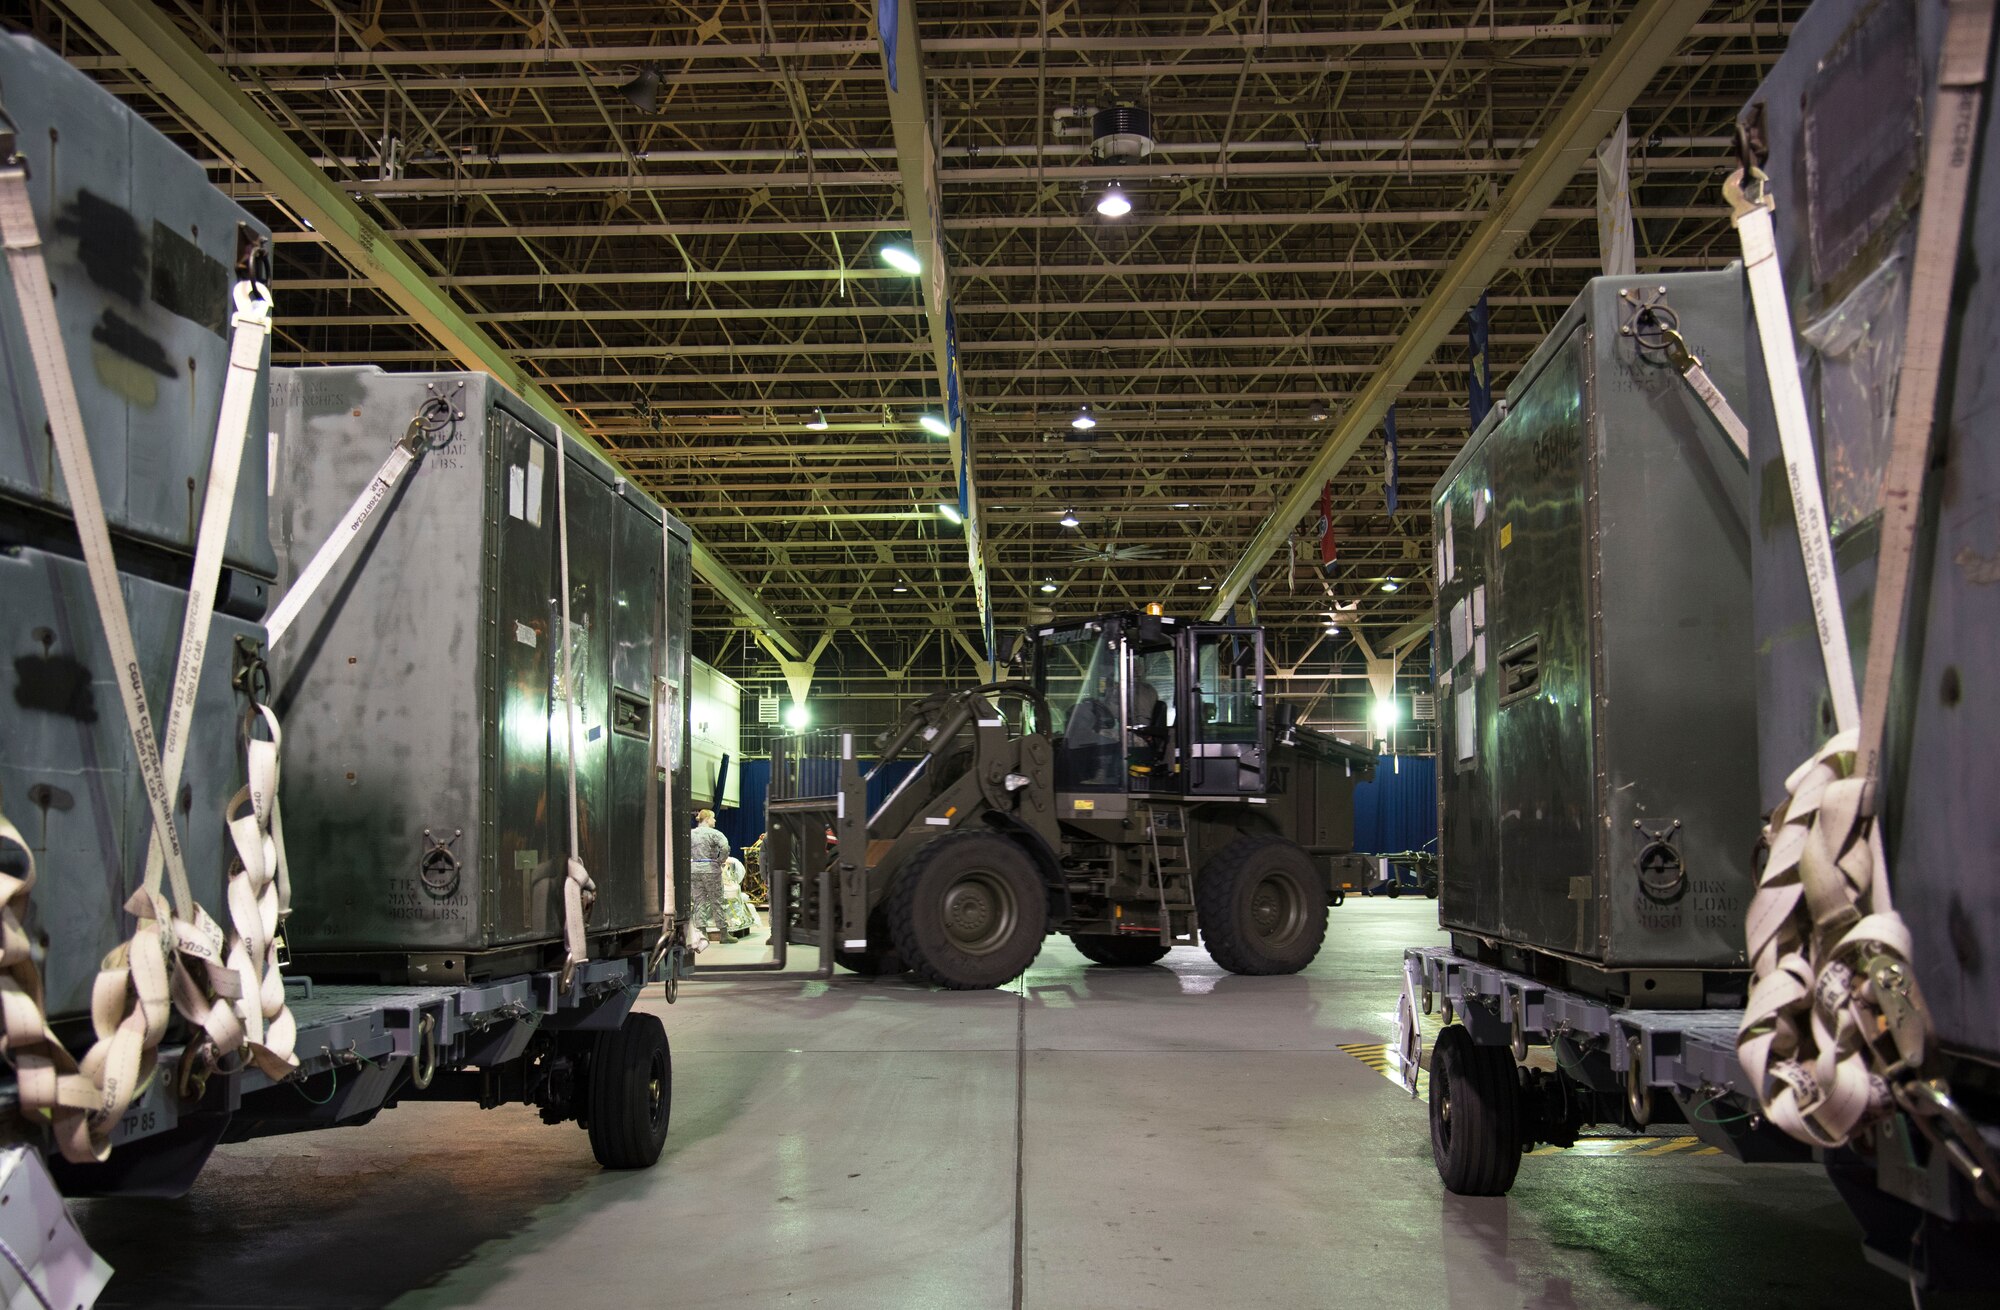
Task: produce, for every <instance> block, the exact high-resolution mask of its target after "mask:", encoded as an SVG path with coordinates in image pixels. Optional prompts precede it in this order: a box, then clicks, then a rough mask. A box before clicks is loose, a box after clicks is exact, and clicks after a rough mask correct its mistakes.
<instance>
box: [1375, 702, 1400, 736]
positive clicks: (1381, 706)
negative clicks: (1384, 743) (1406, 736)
mask: <svg viewBox="0 0 2000 1310" xmlns="http://www.w3.org/2000/svg"><path fill="white" fill-rule="evenodd" d="M1397 715H1398V710H1397V708H1396V702H1395V701H1394V700H1389V699H1384V700H1378V701H1376V702H1375V711H1374V713H1373V714H1372V715H1371V716H1370V717H1372V718H1373V719H1374V720H1375V731H1376V732H1377V733H1378V734H1380V735H1382V736H1384V737H1386V736H1388V735H1389V730H1390V729H1391V728H1393V727H1395V726H1396V718H1397Z"/></svg>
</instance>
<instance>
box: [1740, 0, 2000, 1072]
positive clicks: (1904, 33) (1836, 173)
mask: <svg viewBox="0 0 2000 1310" xmlns="http://www.w3.org/2000/svg"><path fill="white" fill-rule="evenodd" d="M1944 12H1945V6H1944V5H1943V4H1942V3H1941V2H1940V0H1919V2H1918V3H1916V4H1914V5H1909V4H1885V3H1857V2H1856V0H1821V2H1820V3H1818V4H1815V5H1814V6H1813V7H1812V8H1811V9H1810V10H1809V11H1808V12H1807V13H1806V15H1805V17H1804V18H1803V19H1802V20H1801V21H1800V22H1799V24H1798V26H1797V28H1796V29H1795V30H1794V31H1793V33H1792V35H1791V37H1790V38H1789V40H1788V41H1787V44H1786V49H1785V54H1784V56H1783V58H1781V59H1780V60H1779V61H1778V63H1777V64H1776V65H1775V66H1774V67H1773V68H1772V70H1771V73H1770V76H1769V77H1768V78H1767V79H1766V80H1765V82H1764V85H1763V86H1762V87H1761V88H1760V89H1759V90H1758V92H1757V95H1756V97H1755V98H1754V99H1753V100H1752V101H1751V102H1750V105H1749V106H1748V108H1747V110H1746V112H1745V117H1746V120H1748V121H1750V122H1751V123H1752V124H1754V126H1755V127H1756V129H1757V131H1758V133H1759V134H1760V135H1761V137H1762V139H1763V140H1764V141H1765V142H1766V143H1767V144H1768V147H1769V151H1770V157H1769V159H1768V161H1767V162H1766V164H1765V170H1766V172H1768V173H1769V175H1770V185H1771V191H1772V194H1773V197H1774V199H1775V200H1776V203H1777V215H1776V234H1777V242H1778V254H1779V258H1780V260H1781V262H1782V265H1783V268H1784V273H1785V285H1786V287H1787V288H1788V290H1789V292H1790V295H1791V311H1792V321H1793V324H1794V326H1795V328H1797V330H1798V351H1799V362H1800V367H1801V371H1802V375H1803V380H1804V382H1805V386H1806V400H1807V407H1808V410H1809V412H1810V414H1811V418H1812V422H1813V427H1814V435H1815V437H1816V439H1817V445H1818V449H1819V458H1820V474H1821V482H1822V486H1823V489H1824V493H1825V496H1826V505H1827V514H1828V518H1829V520H1830V525H1831V527H1832V529H1833V532H1834V543H1833V545H1834V562H1835V567H1836V569H1837V571H1838V574H1839V589H1840V597H1841V605H1842V608H1843V610H1844V611H1845V613H1846V616H1847V630H1848V637H1849V640H1850V642H1851V643H1852V644H1853V654H1854V665H1855V673H1856V676H1857V677H1860V676H1863V674H1864V670H1865V667H1866V661H1867V659H1868V658H1869V657H1870V656H1871V654H1872V652H1871V650H1870V648H1869V628H1870V621H1871V617H1872V616H1871V607H1872V606H1873V604H1874V598H1875V556H1876V553H1877V548H1878V545H1879V533H1880V523H1881V514H1880V510H1881V490H1882V475H1883V465H1884V461H1885V459H1886V456H1887V452H1888V442H1889V423H1890V418H1891V407H1892V404H1893V402H1894V398H1895V381H1896V371H1897V366H1898V362H1899V360H1900V358H1901V353H1902V340H1903V323H1904V320H1905V318H1906V317H1907V314H1908V312H1909V267H1910V260H1911V256H1912V253H1913V250H1914V244H1915V229H1916V217H1915V214H1916V210H1917V208H1918V202H1919V201H1920V199H1921V196H1922V190H1923V171H1924V170H1923V159H1924V150H1925V143H1926V139H1927V137H1926V134H1927V131H1928V130H1929V124H1928V118H1927V106H1928V104H1929V101H1930V99H1931V96H1932V94H1933V89H1934V88H1935V86H1936V74H1937V58H1938V51H1939V48H1940V46H1941V44H1942V41H1943V29H1944ZM1992 103H1993V98H1992V92H1991V88H1990V86H1989V90H1988V96H1987V100H1986V114H1987V120H1988V121H1987V124H1986V126H1985V129H1984V143H1983V145H1982V147H1981V151H1982V158H1981V160H1980V161H1979V163H1978V165H1977V166H1976V167H1977V171H1976V173H1975V177H1976V190H1975V192H1974V194H1973V195H1972V196H1971V197H1970V199H1969V200H1968V202H1967V217H1966V232H1965V247H1964V250H1963V253H1962V254H1961V255H1960V264H1961V269H1960V274H1959V290H1958V295H1959V297H1960V300H1959V303H1958V307H1957V309H1956V311H1955V313H1954V321H1953V328H1952V331H1953V336H1952V338H1951V341H1950V344H1949V346H1948V348H1947V351H1946V355H1945V365H1944V376H1945V385H1944V387H1943V389H1942V391H1941V393H1940V395H1939V399H1938V419H1939V422H1938V424H1937V434H1938V435H1937V438H1936V440H1937V447H1936V449H1935V451H1934V459H1933V463H1932V467H1931V472H1930V478H1929V482H1928V493H1929V495H1928V500H1927V503H1926V505H1925V508H1924V520H1923V522H1924V526H1923V530H1922V533H1921V536H1920V539H1919V551H1918V556H1917V567H1916V573H1915V576H1914V577H1913V579H1912V591H1911V599H1910V618H1909V620H1908V623H1907V627H1906V630H1905V633H1904V644H1903V647H1902V650H1901V652H1900V654H1899V656H1898V665H1899V670H1898V685H1897V688H1896V691H1895V694H1894V698H1893V700H1892V703H1891V712H1890V717H1889V723H1888V740H1887V742H1886V751H1885V758H1886V759H1887V760H1888V761H1889V774H1888V777H1887V779H1886V781H1887V787H1886V789H1885V792H1886V794H1885V796H1884V806H1885V813H1886V826H1887V831H1886V836H1887V839H1888V854H1889V867H1890V871H1891V877H1892V878H1893V879H1894V886H1895V892H1896V908H1897V909H1898V910H1899V911H1900V912H1901V913H1902V915H1903V918H1904V920H1905V921H1906V922H1907V923H1908V925H1909V928H1910V934H1911V939H1912V951H1911V961H1912V963H1913V964H1914V965H1915V967H1916V971H1917V976H1918V979H1919V981H1920V982H1921V983H1922V985H1923V991H1924V997H1925V999H1926V1001H1927V1002H1928V1003H1929V1005H1930V1010H1931V1016H1932V1018H1933V1020H1934V1021H1935V1023H1936V1025H1937V1033H1938V1036H1939V1037H1940V1039H1941V1040H1942V1041H1943V1043H1944V1044H1945V1045H1946V1046H1947V1047H1948V1048H1951V1049H1953V1050H1955V1051H1957V1052H1958V1053H1961V1054H1968V1055H1972V1056H1975V1057H1978V1058H1981V1059H1984V1060H1986V1061H1989V1062H1991V1061H2000V969H1996V968H1994V967H1993V964H1992V961H1991V958H1990V957H1991V956H1992V955H1993V954H1994V953H1995V951H1996V950H2000V804H1995V797H1996V795H2000V763H1996V759H1995V754H1994V743H1995V741H1996V740H2000V442H1996V441H1995V440H1994V438H1993V430H1994V427H1995V425H1996V424H2000V370H1996V369H1994V368H1993V366H1992V361H1993V360H1994V358H1995V357H1996V355H2000V282H1996V279H1995V278H1993V277H1992V276H1991V275H1990V270H1992V269H1994V268H2000V134H1996V133H1995V132H1994V131H1993V130H1992V123H1991V118H1992ZM1989 197H1991V199H1989ZM1753 403H1754V405H1755V407H1756V408H1755V410H1754V411H1753V413H1754V415H1755V416H1756V417H1753V421H1752V423H1751V431H1752V447H1751V467H1752V470H1753V472H1754V474H1755V477H1756V494H1757V502H1756V503H1757V520H1756V531H1755V533H1754V534H1753V535H1752V539H1751V549H1752V572H1753V576H1754V579H1755V601H1756V624H1757V651H1758V661H1757V713H1758V734H1759V743H1758V744H1759V750H1760V755H1759V777H1760V783H1761V787H1760V794H1761V796H1762V800H1763V804H1764V805H1765V806H1766V807H1767V808H1771V807H1775V806H1776V805H1777V803H1778V802H1779V801H1781V800H1783V799H1784V793H1785V778H1786V775H1787V774H1789V773H1790V772H1791V770H1792V769H1794V768H1796V767H1797V766H1798V765H1799V764H1800V763H1802V762H1803V761H1805V760H1806V759H1807V758H1808V757H1809V756H1810V755H1811V754H1812V753H1813V752H1814V751H1815V750H1816V749H1818V747H1819V746H1820V744H1821V743H1822V742H1824V741H1825V740H1826V738H1827V737H1828V736H1830V735H1831V734H1832V732H1833V712H1832V707H1831V703H1830V701H1829V698H1828V696H1827V690H1826V672H1825V669H1824V667H1823V665H1822V663H1821V660H1820V653H1819V646H1818V641H1817V638H1816V636H1815V631H1814V626H1813V612H1812V605H1811V601H1810V598H1809V596H1808V593H1807V590H1806V578H1805V568H1804V565H1803V564H1802V563H1801V561H1800V556H1799V545H1798V535H1797V529H1796V528H1795V526H1794V521H1793V516H1792V498H1791V492H1790V489H1789V486H1788V483H1787V480H1786V476H1785V471H1784V465H1783V462H1782V459H1781V456H1780V451H1779V445H1778V436H1777V429H1776V426H1775V424H1774V423H1773V422H1772V421H1771V420H1770V419H1769V417H1768V415H1769V392H1768V388H1767V387H1766V386H1765V383H1764V380H1763V378H1762V377H1761V375H1760V376H1758V377H1757V378H1755V379H1754V380H1753ZM1758 418H1761V419H1762V421H1757V419H1758Z"/></svg>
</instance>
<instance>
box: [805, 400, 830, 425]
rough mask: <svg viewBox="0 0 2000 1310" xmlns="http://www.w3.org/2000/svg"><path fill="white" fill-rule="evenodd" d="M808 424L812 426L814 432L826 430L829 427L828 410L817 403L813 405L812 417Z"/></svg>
mask: <svg viewBox="0 0 2000 1310" xmlns="http://www.w3.org/2000/svg"><path fill="white" fill-rule="evenodd" d="M806 426H807V427H809V428H811V429H812V430H813V431H814V432H824V431H826V428H827V422H826V411H825V410H823V409H821V408H820V407H819V406H817V405H815V406H813V416H812V419H811V421H810V422H808V423H807V424H806Z"/></svg>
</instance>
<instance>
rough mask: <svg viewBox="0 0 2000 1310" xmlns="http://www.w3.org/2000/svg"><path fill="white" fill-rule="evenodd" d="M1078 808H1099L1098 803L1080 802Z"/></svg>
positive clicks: (1077, 804)
mask: <svg viewBox="0 0 2000 1310" xmlns="http://www.w3.org/2000/svg"><path fill="white" fill-rule="evenodd" d="M1076 808H1078V809H1079V810H1094V809H1096V808H1097V802H1096V801H1078V802H1077V803H1076Z"/></svg>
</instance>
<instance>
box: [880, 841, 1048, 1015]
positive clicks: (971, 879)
mask: <svg viewBox="0 0 2000 1310" xmlns="http://www.w3.org/2000/svg"><path fill="white" fill-rule="evenodd" d="M889 931H890V935H891V937H892V938H893V940H894V942H895V947H896V954H898V955H900V956H902V957H903V960H904V962H905V964H906V965H907V966H908V967H909V970H910V972H912V973H914V974H916V975H917V976H918V977H919V978H923V979H925V980H926V981H928V982H932V983H936V984H937V985H938V986H940V987H949V988H952V989H954V990H958V991H973V990H978V989H980V988H988V987H998V986H1000V985H1001V984H1003V983H1006V982H1011V981H1012V980H1013V979H1015V978H1018V977H1019V976H1020V975H1021V973H1022V972H1023V971H1024V970H1026V969H1027V967H1028V966H1029V965H1030V964H1032V963H1034V959H1035V956H1036V955H1038V954H1040V953H1041V949H1042V937H1043V936H1044V935H1045V934H1046V933H1047V932H1048V893H1047V891H1046V889H1044V888H1043V886H1042V879H1041V876H1040V875H1039V874H1038V873H1037V872H1036V871H1035V865H1034V861H1032V860H1031V859H1030V858H1029V857H1028V853H1027V852H1026V851H1024V850H1022V849H1021V848H1020V847H1019V846H1017V845H1015V844H1014V843H1013V842H1011V841H1009V840H1008V839H1007V838H1005V837H1002V836H1000V835H998V834H997V833H988V832H959V833H952V834H951V835H949V836H945V837H939V838H938V839H937V840H935V841H933V842H931V843H930V844H929V845H927V846H925V847H924V848H923V849H922V850H919V851H918V852H917V853H916V854H915V855H913V856H911V857H910V861H909V863H908V864H905V865H904V866H903V870H902V872H901V874H900V875H898V877H897V879H896V888H895V890H894V891H893V892H892V893H890V901H889Z"/></svg>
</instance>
